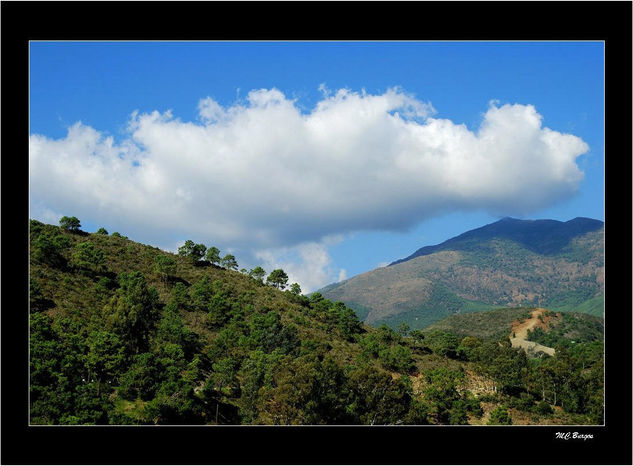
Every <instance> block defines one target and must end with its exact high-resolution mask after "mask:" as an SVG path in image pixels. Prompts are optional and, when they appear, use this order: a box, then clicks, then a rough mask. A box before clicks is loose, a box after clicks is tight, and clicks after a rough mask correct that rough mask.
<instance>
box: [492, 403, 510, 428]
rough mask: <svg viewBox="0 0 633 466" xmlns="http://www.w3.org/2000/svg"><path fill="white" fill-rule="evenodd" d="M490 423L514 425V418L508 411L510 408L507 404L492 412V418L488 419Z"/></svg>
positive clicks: (493, 424)
mask: <svg viewBox="0 0 633 466" xmlns="http://www.w3.org/2000/svg"><path fill="white" fill-rule="evenodd" d="M488 425H490V426H495V425H503V426H509V425H512V418H511V417H510V414H509V413H508V408H506V407H505V406H499V407H498V408H495V409H493V410H492V412H491V413H490V420H489V421H488Z"/></svg>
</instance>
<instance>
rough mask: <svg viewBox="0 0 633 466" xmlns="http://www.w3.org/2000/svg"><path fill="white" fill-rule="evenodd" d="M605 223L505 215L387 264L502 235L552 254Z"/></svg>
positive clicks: (535, 249)
mask: <svg viewBox="0 0 633 466" xmlns="http://www.w3.org/2000/svg"><path fill="white" fill-rule="evenodd" d="M603 225H604V222H601V221H600V220H594V219H592V218H586V217H576V218H575V219H573V220H569V221H568V222H560V221H558V220H519V219H516V218H511V217H504V218H502V219H501V220H499V221H498V222H494V223H490V224H488V225H485V226H483V227H481V228H476V229H474V230H470V231H467V232H466V233H462V234H461V235H459V236H456V237H454V238H451V239H449V240H446V241H444V242H443V243H441V244H436V245H434V246H425V247H423V248H420V249H418V250H417V251H415V252H414V253H413V254H411V255H410V256H408V257H405V258H404V259H400V260H397V261H395V262H392V263H391V264H389V265H395V264H399V263H401V262H405V261H408V260H411V259H414V258H416V257H419V256H428V255H429V254H433V253H434V252H437V251H447V250H454V251H463V250H469V249H470V248H472V247H473V246H474V247H477V244H478V243H480V242H482V241H487V240H491V239H493V238H499V239H501V238H503V239H508V240H510V241H514V242H516V243H518V244H520V245H521V246H523V247H524V248H526V249H528V250H530V251H532V252H535V253H537V254H544V255H554V254H557V253H560V252H561V251H562V250H563V249H564V248H565V247H566V246H567V245H568V244H569V242H570V241H571V240H572V239H573V238H575V237H577V236H580V235H583V234H585V233H589V232H591V231H596V230H598V229H600V228H602V226H603Z"/></svg>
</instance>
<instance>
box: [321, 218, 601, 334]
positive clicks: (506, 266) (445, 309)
mask: <svg viewBox="0 0 633 466" xmlns="http://www.w3.org/2000/svg"><path fill="white" fill-rule="evenodd" d="M320 292H321V293H322V294H323V295H324V296H325V297H326V298H328V299H331V300H340V301H343V302H345V303H346V304H347V305H348V306H350V307H352V308H353V309H354V310H356V312H357V313H358V315H359V317H360V318H361V319H363V320H364V321H365V322H366V323H369V324H372V325H377V324H380V323H388V324H390V325H397V324H399V323H400V322H407V323H408V324H409V325H410V326H411V327H412V328H423V327H426V326H428V325H430V324H432V323H433V322H436V321H438V320H441V319H443V318H445V317H448V316H450V315H453V314H459V313H462V314H463V313H467V312H473V311H484V310H489V309H494V308H499V307H508V306H510V307H517V306H538V307H546V308H548V309H552V310H557V311H578V312H584V313H588V314H593V315H597V316H602V314H603V304H604V222H601V221H599V220H594V219H590V218H582V217H579V218H575V219H573V220H570V221H567V222H560V221H556V220H518V219H514V218H504V219H501V220H499V221H497V222H494V223H491V224H489V225H485V226H483V227H481V228H477V229H474V230H471V231H468V232H465V233H463V234H461V235H459V236H456V237H454V238H451V239H449V240H447V241H445V242H443V243H441V244H438V245H434V246H426V247H423V248H421V249H418V250H417V251H416V252H415V253H413V254H411V255H410V256H408V257H406V258H404V259H401V260H398V261H395V262H393V263H392V264H390V265H389V266H388V267H383V268H379V269H375V270H372V271H369V272H366V273H363V274H361V275H358V276H356V277H352V278H350V279H348V280H346V281H345V282H341V283H338V284H333V285H328V286H327V287H325V288H323V289H322V290H320Z"/></svg>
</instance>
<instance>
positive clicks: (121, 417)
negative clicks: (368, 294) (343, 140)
mask: <svg viewBox="0 0 633 466" xmlns="http://www.w3.org/2000/svg"><path fill="white" fill-rule="evenodd" d="M185 246H186V247H185ZM185 246H183V248H181V249H182V252H183V254H182V255H176V254H171V253H169V252H166V251H161V250H160V249H158V248H155V247H152V246H149V245H144V244H140V243H137V242H134V241H132V240H130V239H128V238H126V237H125V236H122V235H120V234H118V233H112V234H108V232H107V231H105V230H103V229H100V230H99V232H97V233H87V232H83V231H81V230H80V229H79V222H78V221H77V222H76V225H74V226H72V225H70V226H69V225H66V228H60V227H57V226H53V225H45V224H42V223H40V222H38V221H31V224H30V248H31V254H30V281H31V283H30V422H31V424H116V425H122V424H124V425H125V424H329V425H335V424H338V425H344V424H353V425H354V424H391V425H394V424H482V423H485V424H486V423H489V424H507V423H511V422H514V423H527V424H592V423H594V424H595V423H600V422H601V420H602V406H603V402H602V398H601V397H602V372H601V371H602V364H601V362H600V361H601V359H600V358H601V357H602V356H601V355H602V352H603V350H602V349H601V347H599V346H597V347H590V346H587V345H586V344H584V343H581V344H579V345H577V346H573V347H571V348H570V349H569V351H568V352H563V353H561V355H560V356H559V354H558V352H557V354H556V356H555V357H553V358H548V359H535V358H531V357H530V356H528V355H526V353H524V352H523V351H522V350H520V349H515V348H512V347H511V346H510V345H509V342H508V338H507V336H505V337H503V338H500V339H496V338H478V337H474V336H466V337H462V336H461V335H458V334H456V333H453V332H447V331H437V330H435V331H433V330H431V331H425V332H420V331H409V329H407V328H406V327H401V328H399V329H398V331H394V330H392V329H390V328H388V327H386V326H382V327H380V328H377V329H374V328H371V327H368V326H366V325H364V324H362V323H361V322H360V321H359V320H358V318H357V316H356V314H355V313H354V312H353V311H352V310H351V309H350V308H349V307H347V306H346V305H345V304H344V303H343V302H333V301H330V300H328V299H325V298H324V297H323V296H322V295H321V294H319V293H314V294H312V295H311V296H310V298H308V297H306V296H302V295H301V294H300V291H299V290H298V289H296V288H295V287H293V288H292V290H283V289H282V288H284V286H283V284H282V281H275V280H270V278H271V276H272V275H274V273H273V272H270V275H269V277H268V279H267V280H264V279H263V277H264V275H262V274H261V273H259V272H256V270H255V269H254V270H252V271H250V272H248V271H245V270H242V271H237V270H235V269H237V261H236V259H235V258H232V259H231V260H229V259H228V258H227V257H225V259H226V260H223V261H222V262H221V264H223V266H218V265H215V263H214V259H213V257H212V256H209V255H207V257H210V258H211V259H212V260H211V261H206V260H201V259H200V254H198V253H196V251H198V252H200V251H199V250H201V248H200V246H202V247H203V248H204V249H206V247H204V245H195V244H193V243H190V244H188V243H185ZM210 249H211V248H210ZM540 337H543V336H542V335H541V336H540ZM546 337H547V336H546ZM546 337H544V338H546ZM570 374H571V375H572V376H573V377H574V380H575V381H576V382H577V383H576V382H574V385H567V386H565V387H566V388H565V390H562V388H561V387H562V386H561V385H560V384H559V383H558V379H556V377H559V376H560V377H563V376H564V377H569V376H570ZM552 377H554V378H552Z"/></svg>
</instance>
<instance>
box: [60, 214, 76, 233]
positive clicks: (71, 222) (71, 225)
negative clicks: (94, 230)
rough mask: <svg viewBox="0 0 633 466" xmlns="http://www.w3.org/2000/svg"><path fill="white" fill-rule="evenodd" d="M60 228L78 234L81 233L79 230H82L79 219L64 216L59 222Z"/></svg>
mask: <svg viewBox="0 0 633 466" xmlns="http://www.w3.org/2000/svg"><path fill="white" fill-rule="evenodd" d="M59 226H61V227H62V229H63V230H68V231H72V232H76V231H79V228H81V223H79V219H78V218H77V217H66V216H65V215H64V216H63V217H62V218H61V219H60V220H59Z"/></svg>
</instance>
